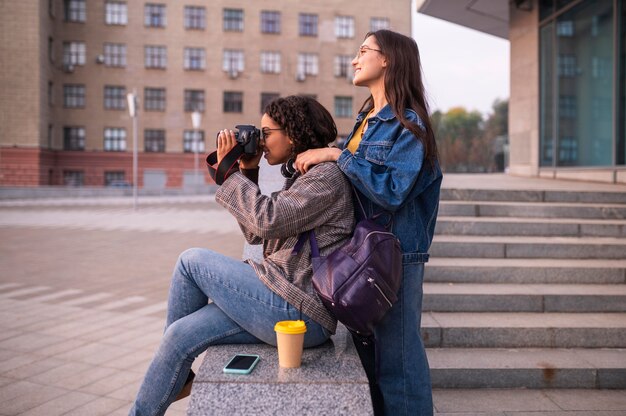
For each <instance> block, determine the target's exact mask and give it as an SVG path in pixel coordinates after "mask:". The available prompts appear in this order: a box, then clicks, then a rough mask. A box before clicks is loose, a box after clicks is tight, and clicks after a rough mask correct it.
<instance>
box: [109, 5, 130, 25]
mask: <svg viewBox="0 0 626 416" xmlns="http://www.w3.org/2000/svg"><path fill="white" fill-rule="evenodd" d="M104 8H105V10H104V23H106V24H107V25H126V24H128V7H127V6H126V2H121V1H107V2H106V3H105V5H104Z"/></svg>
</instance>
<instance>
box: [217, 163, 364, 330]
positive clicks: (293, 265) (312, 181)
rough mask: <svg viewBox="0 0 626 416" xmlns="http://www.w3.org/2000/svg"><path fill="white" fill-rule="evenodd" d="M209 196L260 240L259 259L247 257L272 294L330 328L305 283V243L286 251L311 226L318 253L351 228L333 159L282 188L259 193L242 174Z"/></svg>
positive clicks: (332, 323) (347, 196) (344, 184)
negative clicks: (268, 194)
mask: <svg viewBox="0 0 626 416" xmlns="http://www.w3.org/2000/svg"><path fill="white" fill-rule="evenodd" d="M215 200H216V201H217V202H218V203H219V204H220V205H222V206H223V207H224V208H226V209H227V210H228V211H230V213H231V214H233V216H234V217H235V218H236V219H237V221H238V222H239V226H240V227H241V229H242V231H243V234H244V236H245V238H246V240H247V241H248V242H249V243H251V244H260V243H263V257H264V260H263V262H262V263H260V264H259V263H255V262H253V261H251V260H248V263H250V264H251V265H252V267H253V268H254V270H255V271H256V273H257V275H258V276H259V278H260V279H261V280H262V281H263V283H265V285H267V287H268V288H269V289H270V290H272V291H273V292H274V293H276V294H277V295H279V296H280V297H282V298H283V299H285V300H286V301H287V302H289V303H290V304H291V305H292V306H294V307H296V308H298V309H300V305H302V312H303V313H305V314H306V315H308V316H309V317H310V318H311V319H313V320H315V321H316V322H318V323H319V324H321V325H322V326H324V327H325V328H326V329H328V330H329V331H330V332H332V333H334V332H335V330H336V327H337V321H336V320H335V318H334V317H333V316H332V315H331V314H330V313H329V312H328V310H326V308H325V307H324V305H323V304H322V302H321V301H320V300H319V298H318V297H317V294H316V293H315V289H313V285H312V283H311V276H312V274H313V271H312V268H311V249H310V246H309V244H308V243H307V244H305V245H304V247H303V248H302V250H300V253H299V254H297V255H292V254H291V253H292V250H293V247H294V246H295V245H296V242H297V241H298V236H299V234H300V233H302V232H304V231H308V230H311V229H315V236H316V238H317V243H318V246H319V249H320V255H322V256H325V255H327V254H329V253H331V252H333V251H335V250H336V249H337V248H339V247H340V246H341V245H342V244H343V243H344V242H345V241H346V240H347V239H348V238H350V236H351V235H352V231H353V229H354V224H355V222H354V210H353V206H352V191H351V186H350V183H349V182H348V180H347V179H346V177H345V176H344V174H343V173H341V171H340V170H339V168H338V166H337V164H336V163H334V162H326V163H321V164H319V165H316V166H314V167H313V168H311V169H310V170H309V171H308V172H307V173H305V174H304V175H301V176H297V177H296V178H295V179H287V180H286V182H285V186H284V187H283V190H282V191H280V192H274V193H273V194H272V195H271V196H266V195H262V194H261V192H260V191H259V187H258V186H257V185H256V184H255V183H254V182H252V181H250V180H249V179H248V178H246V177H245V176H244V175H243V174H242V173H239V172H238V173H235V174H233V175H231V176H230V177H229V178H228V179H227V180H226V181H225V182H224V184H223V185H222V186H221V187H220V189H218V191H217V193H216V194H215Z"/></svg>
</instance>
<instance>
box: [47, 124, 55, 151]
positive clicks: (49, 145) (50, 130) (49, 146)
mask: <svg viewBox="0 0 626 416" xmlns="http://www.w3.org/2000/svg"><path fill="white" fill-rule="evenodd" d="M53 136H54V126H53V125H52V124H48V149H52V138H53Z"/></svg>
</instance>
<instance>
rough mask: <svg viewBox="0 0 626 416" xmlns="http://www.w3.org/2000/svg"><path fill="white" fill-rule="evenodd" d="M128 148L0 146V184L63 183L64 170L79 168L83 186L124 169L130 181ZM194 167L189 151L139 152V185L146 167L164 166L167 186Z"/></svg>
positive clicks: (178, 182) (101, 182)
mask: <svg viewBox="0 0 626 416" xmlns="http://www.w3.org/2000/svg"><path fill="white" fill-rule="evenodd" d="M204 157H205V156H204V155H199V161H200V163H199V169H200V175H202V176H204V181H205V183H212V180H211V178H210V177H209V175H208V172H207V170H206V167H205V163H204ZM132 158H133V157H132V153H130V152H119V153H118V152H99V151H95V152H70V151H53V150H45V149H36V148H17V147H10V148H9V147H5V148H0V185H4V186H41V185H63V172H64V171H81V172H83V175H84V183H83V185H84V186H94V187H98V186H104V173H105V172H109V171H123V172H124V174H125V180H126V181H127V182H129V183H132V177H133V170H132V168H133V165H132V164H133V159H132ZM193 168H194V155H193V154H190V153H143V152H141V153H139V155H138V176H139V182H138V185H139V187H142V186H143V180H142V178H143V171H144V170H145V169H160V170H164V171H165V173H166V175H167V183H166V187H168V188H180V187H181V186H182V185H183V176H184V173H185V172H190V171H192V170H193Z"/></svg>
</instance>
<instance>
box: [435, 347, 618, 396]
mask: <svg viewBox="0 0 626 416" xmlns="http://www.w3.org/2000/svg"><path fill="white" fill-rule="evenodd" d="M426 353H427V355H428V361H429V363H430V368H431V377H432V382H433V387H434V388H444V389H459V388H460V389H466V388H467V389H485V388H527V389H546V388H572V389H624V388H626V350H624V349H552V348H550V349H538V348H528V349H526V348H524V349H499V348H496V349H483V348H429V349H427V351H426Z"/></svg>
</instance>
